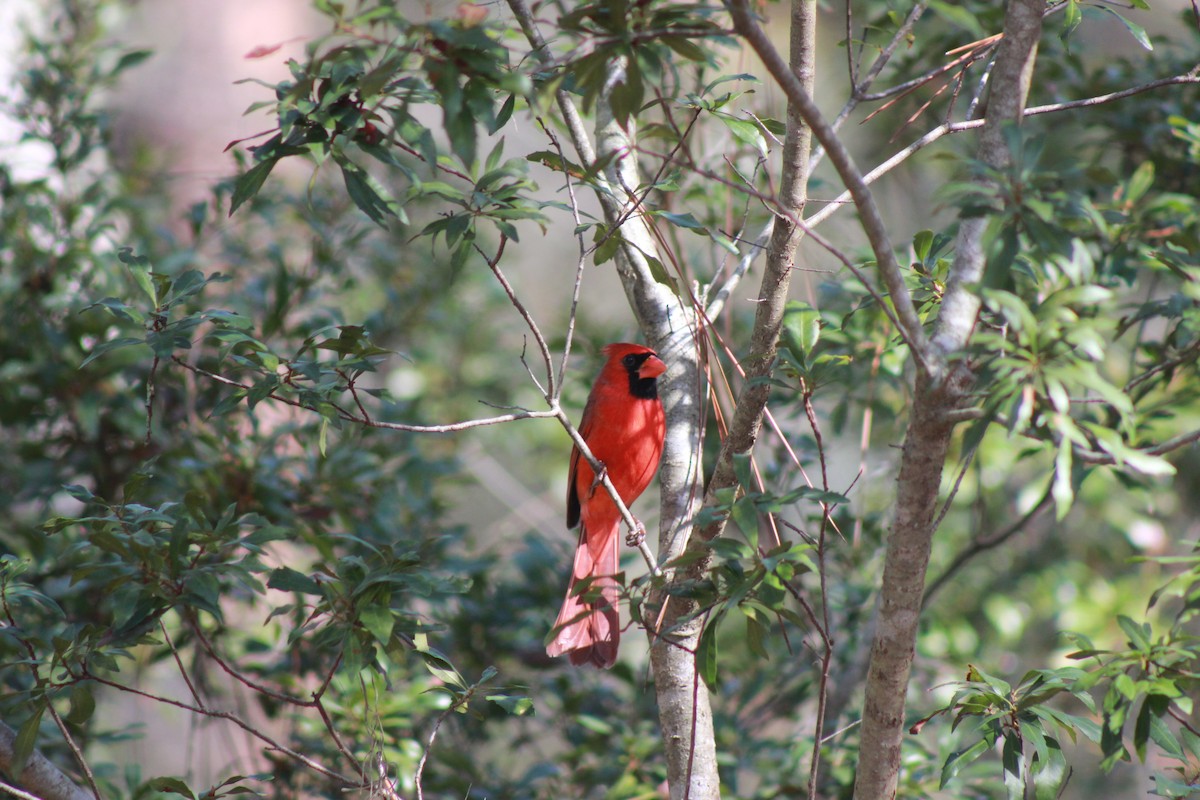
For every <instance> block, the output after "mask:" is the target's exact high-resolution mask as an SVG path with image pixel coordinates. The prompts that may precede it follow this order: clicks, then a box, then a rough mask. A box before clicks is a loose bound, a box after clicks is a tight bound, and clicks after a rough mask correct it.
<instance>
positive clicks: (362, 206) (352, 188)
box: [338, 159, 399, 226]
mask: <svg viewBox="0 0 1200 800" xmlns="http://www.w3.org/2000/svg"><path fill="white" fill-rule="evenodd" d="M338 166H339V167H341V170H342V181H343V182H344V183H345V184H346V192H347V193H348V194H349V195H350V199H351V200H353V201H354V205H356V206H358V208H359V210H361V211H362V212H363V213H364V214H366V215H367V216H368V217H370V218H371V221H373V222H374V223H375V224H376V225H380V226H382V225H383V224H384V222H385V221H386V220H387V218H388V217H397V216H399V215H398V214H397V213H396V209H397V206H396V202H395V201H394V200H392V199H391V198H389V197H386V196H384V192H383V189H382V188H381V187H380V186H379V185H378V184H376V183H375V182H374V181H372V180H371V178H370V176H369V175H367V173H366V172H364V171H363V169H362V168H361V167H359V166H358V165H357V164H354V163H353V162H351V161H347V160H344V159H339V160H338Z"/></svg>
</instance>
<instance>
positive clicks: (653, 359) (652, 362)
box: [638, 356, 667, 378]
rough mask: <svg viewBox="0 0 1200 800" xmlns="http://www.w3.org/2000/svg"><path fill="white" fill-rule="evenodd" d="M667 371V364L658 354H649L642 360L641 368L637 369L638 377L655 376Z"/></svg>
mask: <svg viewBox="0 0 1200 800" xmlns="http://www.w3.org/2000/svg"><path fill="white" fill-rule="evenodd" d="M666 371H667V365H666V364H664V363H663V360H662V359H661V358H659V357H658V356H650V357H649V358H647V359H646V360H645V361H643V362H642V366H641V368H640V369H639V370H638V377H639V378H657V377H658V376H659V375H662V374H663V373H664V372H666Z"/></svg>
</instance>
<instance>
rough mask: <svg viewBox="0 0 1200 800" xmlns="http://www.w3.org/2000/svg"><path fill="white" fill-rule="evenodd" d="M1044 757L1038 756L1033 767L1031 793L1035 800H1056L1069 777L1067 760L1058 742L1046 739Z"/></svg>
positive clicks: (1050, 738) (1049, 738)
mask: <svg viewBox="0 0 1200 800" xmlns="http://www.w3.org/2000/svg"><path fill="white" fill-rule="evenodd" d="M1046 745H1047V748H1046V755H1044V756H1043V755H1041V754H1039V756H1038V758H1037V761H1036V763H1035V765H1034V769H1033V770H1031V771H1032V772H1033V791H1034V799H1035V800H1058V796H1059V794H1060V793H1061V792H1062V788H1063V786H1064V785H1065V784H1066V782H1067V779H1068V778H1069V777H1070V776H1071V771H1070V770H1069V769H1068V768H1067V759H1066V756H1064V755H1063V751H1062V747H1061V746H1060V745H1059V743H1058V740H1057V739H1055V738H1053V737H1046Z"/></svg>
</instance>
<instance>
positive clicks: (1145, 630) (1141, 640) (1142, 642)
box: [1117, 614, 1150, 653]
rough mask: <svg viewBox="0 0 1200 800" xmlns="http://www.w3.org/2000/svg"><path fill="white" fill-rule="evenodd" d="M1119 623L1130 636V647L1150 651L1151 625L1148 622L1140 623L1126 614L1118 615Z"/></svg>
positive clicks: (1144, 651) (1145, 651)
mask: <svg viewBox="0 0 1200 800" xmlns="http://www.w3.org/2000/svg"><path fill="white" fill-rule="evenodd" d="M1117 624H1118V625H1120V626H1121V630H1122V631H1124V632H1125V635H1126V636H1128V637H1129V645H1130V647H1132V648H1133V649H1135V650H1140V651H1141V652H1143V653H1149V652H1150V626H1149V625H1148V624H1146V623H1142V624H1140V625H1139V624H1138V623H1137V622H1135V621H1134V620H1132V619H1130V618H1129V617H1127V616H1125V615H1124V614H1118V615H1117Z"/></svg>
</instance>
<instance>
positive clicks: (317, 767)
mask: <svg viewBox="0 0 1200 800" xmlns="http://www.w3.org/2000/svg"><path fill="white" fill-rule="evenodd" d="M85 677H86V678H87V679H88V680H93V681H96V682H97V683H102V684H104V685H105V686H109V687H111V688H113V689H116V690H118V691H121V692H126V693H128V694H134V695H137V696H138V697H144V698H146V699H147V700H154V701H155V702H158V703H163V704H165V705H169V706H175V707H176V708H181V709H183V710H184V711H190V712H192V713H193V714H198V715H200V716H203V717H210V718H212V719H223V720H228V721H229V722H232V723H233V724H234V725H236V726H238V727H239V728H241V729H242V730H244V731H245V732H246V733H248V734H250V735H251V736H253V737H254V738H255V739H258V740H259V741H261V742H263V743H264V744H266V745H267V746H268V747H269V748H270V749H272V750H277V751H278V752H280V753H283V754H284V755H286V756H287V757H288V758H291V759H293V760H294V761H297V762H299V763H301V764H303V765H304V766H306V767H308V768H309V769H311V770H313V771H314V772H318V773H320V774H322V775H324V776H325V777H327V778H333V779H334V780H336V781H340V782H341V783H343V784H345V785H346V786H349V787H355V786H359V784H358V783H357V782H356V781H355V780H353V779H352V778H349V777H347V776H345V775H342V774H341V773H339V772H336V771H335V770H332V769H330V768H329V767H326V766H325V765H324V764H321V763H319V762H317V761H313V760H312V759H311V758H309V757H308V756H306V755H304V754H303V753H298V752H296V751H295V750H292V749H291V748H289V747H287V746H286V745H283V744H281V743H279V742H277V741H276V740H274V739H272V738H271V737H270V736H268V735H267V734H265V733H263V732H262V731H260V730H259V729H258V728H255V727H254V726H253V725H251V724H250V723H248V722H246V721H245V720H244V719H242V718H241V717H239V716H238V715H237V714H234V713H233V712H232V711H215V710H213V709H210V708H201V707H200V706H194V705H191V704H189V703H184V702H182V701H180V700H175V699H173V698H170V697H164V696H163V695H157V694H153V693H151V692H145V691H142V690H141V689H135V688H133V687H132V686H126V685H124V684H122V683H117V682H116V681H112V680H109V679H108V678H102V677H100V676H98V675H93V674H91V673H87V674H86V675H85Z"/></svg>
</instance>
